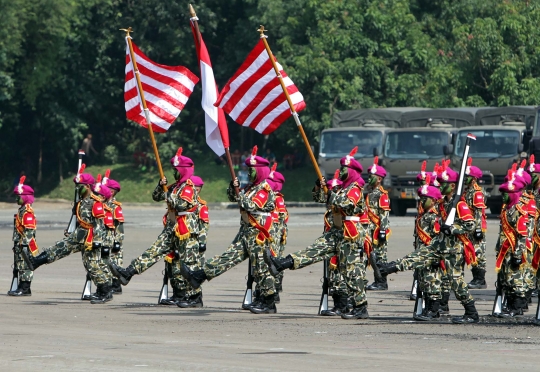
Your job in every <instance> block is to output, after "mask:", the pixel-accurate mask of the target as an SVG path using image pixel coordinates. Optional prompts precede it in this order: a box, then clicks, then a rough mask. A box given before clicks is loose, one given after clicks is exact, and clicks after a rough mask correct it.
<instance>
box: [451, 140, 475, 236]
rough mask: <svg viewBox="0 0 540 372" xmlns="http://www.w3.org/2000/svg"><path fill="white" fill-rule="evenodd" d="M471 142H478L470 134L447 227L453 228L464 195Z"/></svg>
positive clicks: (464, 150) (466, 141)
mask: <svg viewBox="0 0 540 372" xmlns="http://www.w3.org/2000/svg"><path fill="white" fill-rule="evenodd" d="M471 140H476V137H475V136H474V135H472V134H470V133H468V134H467V139H466V140H465V148H464V149H463V159H461V169H460V171H459V181H458V186H457V191H456V195H455V197H454V201H453V203H452V209H450V213H448V218H447V219H446V221H445V222H444V225H445V226H452V225H453V224H454V220H455V219H456V207H457V204H458V203H459V201H460V200H461V194H462V193H463V183H464V180H465V169H466V168H467V159H468V158H469V149H470V147H471Z"/></svg>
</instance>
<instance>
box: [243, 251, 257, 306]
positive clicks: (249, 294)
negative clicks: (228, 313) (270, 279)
mask: <svg viewBox="0 0 540 372" xmlns="http://www.w3.org/2000/svg"><path fill="white" fill-rule="evenodd" d="M253 281H254V278H253V268H252V267H251V258H250V259H249V261H248V276H247V282H246V293H245V294H244V301H243V302H242V308H243V309H244V308H247V307H248V306H249V305H251V303H252V302H253Z"/></svg>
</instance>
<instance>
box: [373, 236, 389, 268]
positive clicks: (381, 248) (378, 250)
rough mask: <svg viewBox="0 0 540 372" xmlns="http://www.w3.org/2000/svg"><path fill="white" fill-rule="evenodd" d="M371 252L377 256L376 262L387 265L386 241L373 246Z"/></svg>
mask: <svg viewBox="0 0 540 372" xmlns="http://www.w3.org/2000/svg"><path fill="white" fill-rule="evenodd" d="M373 252H375V254H376V255H377V262H380V263H387V262H388V241H386V242H384V243H382V244H380V243H379V245H375V244H373Z"/></svg>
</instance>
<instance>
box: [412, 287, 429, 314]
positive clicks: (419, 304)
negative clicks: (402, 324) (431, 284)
mask: <svg viewBox="0 0 540 372" xmlns="http://www.w3.org/2000/svg"><path fill="white" fill-rule="evenodd" d="M417 283H418V282H417ZM425 306H426V301H424V296H423V293H422V288H421V287H420V286H419V285H417V287H416V302H415V303H414V311H413V317H415V316H417V315H420V314H422V312H423V311H424V307H425Z"/></svg>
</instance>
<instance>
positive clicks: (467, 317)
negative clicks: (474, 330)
mask: <svg viewBox="0 0 540 372" xmlns="http://www.w3.org/2000/svg"><path fill="white" fill-rule="evenodd" d="M463 307H464V308H465V314H464V315H463V316H458V317H455V318H452V323H454V324H469V323H478V322H479V321H480V317H479V316H478V311H476V307H475V306H474V301H470V302H467V303H466V304H463Z"/></svg>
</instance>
